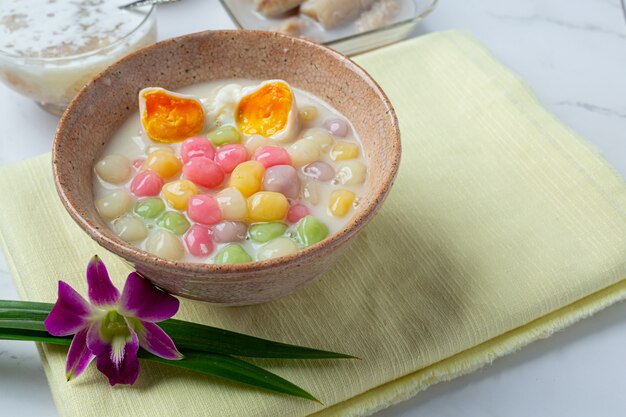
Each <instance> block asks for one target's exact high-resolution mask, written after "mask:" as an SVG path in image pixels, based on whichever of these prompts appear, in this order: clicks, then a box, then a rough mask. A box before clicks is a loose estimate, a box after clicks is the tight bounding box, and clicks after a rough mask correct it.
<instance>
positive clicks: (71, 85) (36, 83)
mask: <svg viewBox="0 0 626 417" xmlns="http://www.w3.org/2000/svg"><path fill="white" fill-rule="evenodd" d="M127 2H128V1H126V0H73V1H66V0H5V1H0V79H2V80H3V81H4V82H5V83H6V84H7V85H8V86H9V87H11V88H13V89H14V90H16V91H18V92H20V93H22V94H24V95H27V96H29V97H31V98H33V99H34V100H35V101H37V102H38V103H39V104H41V105H42V106H43V107H44V108H45V109H46V110H48V111H51V112H53V113H56V114H60V113H61V112H63V110H65V107H66V106H67V104H68V103H69V102H70V101H71V99H72V98H73V97H74V95H76V93H77V92H78V91H79V90H80V89H81V88H82V87H83V86H84V85H85V84H86V83H87V82H88V81H89V80H90V79H91V78H93V77H94V76H95V75H96V74H98V73H99V72H100V71H102V70H103V69H104V68H106V67H107V66H108V65H110V64H111V63H113V62H114V61H116V60H117V59H119V58H121V57H122V56H123V55H125V54H128V53H129V52H131V51H134V50H136V49H139V48H141V47H143V46H146V45H148V44H150V43H153V42H154V41H155V40H156V27H155V19H154V14H153V12H152V9H151V8H149V7H148V8H146V7H143V8H139V9H133V10H122V9H120V8H118V6H120V5H122V4H124V3H127Z"/></svg>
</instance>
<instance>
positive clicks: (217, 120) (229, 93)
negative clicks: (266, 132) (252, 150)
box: [208, 80, 300, 143]
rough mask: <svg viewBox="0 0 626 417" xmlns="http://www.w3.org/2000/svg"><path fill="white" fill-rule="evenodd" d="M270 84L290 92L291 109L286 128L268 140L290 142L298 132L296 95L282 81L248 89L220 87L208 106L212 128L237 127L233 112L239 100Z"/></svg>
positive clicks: (270, 81)
mask: <svg viewBox="0 0 626 417" xmlns="http://www.w3.org/2000/svg"><path fill="white" fill-rule="evenodd" d="M270 83H284V84H285V85H286V86H287V87H288V88H289V91H291V108H290V109H289V113H288V115H287V124H286V126H285V127H284V128H283V129H282V130H281V131H280V132H278V133H276V134H274V135H271V136H269V137H268V139H271V140H275V141H276V142H280V143H288V142H292V141H293V140H294V139H295V138H296V136H297V135H298V132H299V131H300V120H299V117H298V105H297V104H296V95H295V94H294V91H293V90H292V88H291V86H290V85H289V84H288V83H287V82H286V81H283V80H267V81H263V82H262V83H260V84H258V85H256V86H249V87H242V86H241V85H239V84H228V85H226V86H224V87H222V88H221V89H220V90H219V91H218V92H217V94H216V95H215V99H214V100H213V102H212V103H211V104H210V105H209V106H208V116H209V118H210V119H211V120H213V121H214V126H215V127H220V126H224V125H231V126H235V127H237V122H236V121H235V112H236V110H237V107H238V106H239V102H240V101H241V99H242V98H244V97H246V96H249V95H250V94H253V93H255V92H256V91H258V90H259V89H260V88H262V87H264V86H265V85H266V84H270ZM242 135H243V136H244V137H249V135H245V134H244V133H243V132H242Z"/></svg>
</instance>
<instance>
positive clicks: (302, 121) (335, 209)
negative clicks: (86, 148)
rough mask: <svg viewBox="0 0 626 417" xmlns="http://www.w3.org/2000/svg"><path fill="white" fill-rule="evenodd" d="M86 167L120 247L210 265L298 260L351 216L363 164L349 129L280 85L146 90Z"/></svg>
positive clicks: (329, 111) (234, 83) (312, 100)
mask: <svg viewBox="0 0 626 417" xmlns="http://www.w3.org/2000/svg"><path fill="white" fill-rule="evenodd" d="M138 110H139V111H138V113H137V114H135V115H134V116H131V117H130V118H129V119H128V120H127V121H126V122H125V124H124V125H123V126H122V127H121V128H120V129H119V130H118V131H117V132H116V133H115V135H114V136H113V137H112V138H111V140H110V141H109V142H108V143H107V145H106V147H105V149H104V151H103V153H102V156H101V158H100V159H99V160H98V161H97V162H96V164H95V165H94V173H95V175H94V183H93V189H94V201H95V205H96V209H97V211H98V213H99V215H100V217H101V218H102V219H103V221H104V222H105V223H106V224H107V225H108V226H109V227H110V228H111V230H112V231H113V232H114V233H116V234H117V235H118V236H119V237H120V238H121V239H123V240H125V241H127V242H129V243H131V244H133V245H135V246H136V247H137V248H140V249H143V250H145V251H147V252H150V253H152V254H155V255H157V256H160V257H163V258H168V259H174V260H184V261H189V262H204V263H216V264H235V263H244V262H253V261H263V260H267V259H272V258H277V257H281V256H285V255H289V254H292V253H295V252H297V251H298V250H301V249H304V248H307V247H309V246H311V245H314V244H316V243H318V242H321V241H322V240H324V239H325V238H327V237H328V236H329V235H331V234H332V233H334V232H337V231H338V230H340V229H341V228H342V227H343V226H344V225H345V224H346V223H347V222H348V221H349V220H350V218H351V217H352V215H353V213H354V212H355V211H356V210H358V206H359V197H360V196H361V195H362V194H363V190H364V187H365V186H366V185H365V184H366V180H367V170H368V167H367V161H366V158H365V155H364V152H363V147H362V145H361V143H360V141H359V138H358V136H357V134H356V132H355V131H354V128H353V127H352V125H351V123H350V122H349V121H348V120H347V119H346V118H345V117H343V116H342V115H341V114H339V113H338V112H337V111H336V110H335V109H333V108H332V107H331V106H330V105H328V104H327V103H325V102H324V101H323V100H321V99H320V98H318V97H315V96H313V95H311V94H309V93H307V92H305V91H302V90H299V89H297V88H293V87H291V86H290V85H289V84H288V83H287V82H286V81H283V80H266V81H258V80H224V81H213V82H209V83H204V84H199V85H194V86H191V87H187V88H184V89H181V90H179V91H176V92H174V91H168V90H166V89H163V88H160V87H148V88H144V89H143V90H141V91H140V92H139V96H138Z"/></svg>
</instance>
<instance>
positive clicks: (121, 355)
mask: <svg viewBox="0 0 626 417" xmlns="http://www.w3.org/2000/svg"><path fill="white" fill-rule="evenodd" d="M101 325H102V321H101V320H99V321H98V322H96V323H94V325H93V326H92V327H91V328H90V329H89V331H88V333H87V346H88V347H89V349H90V350H91V352H92V353H93V354H94V355H96V367H97V368H98V370H99V371H100V372H102V373H103V374H104V375H106V377H107V378H108V379H109V384H111V385H116V384H131V385H132V384H134V383H135V381H136V380H137V376H138V375H139V359H138V358H137V351H138V350H139V339H138V337H137V334H136V333H135V332H134V331H133V330H132V329H131V328H130V327H129V328H128V331H129V335H130V337H129V338H119V337H114V338H113V340H112V341H111V342H107V341H105V340H104V339H102V337H101V334H100V333H101V331H100V326H101Z"/></svg>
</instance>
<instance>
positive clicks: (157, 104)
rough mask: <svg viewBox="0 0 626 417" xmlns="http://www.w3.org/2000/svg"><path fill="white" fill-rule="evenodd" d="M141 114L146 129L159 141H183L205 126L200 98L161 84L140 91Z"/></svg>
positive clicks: (151, 136) (147, 132)
mask: <svg viewBox="0 0 626 417" xmlns="http://www.w3.org/2000/svg"><path fill="white" fill-rule="evenodd" d="M139 114H140V117H141V125H142V126H143V129H144V131H145V132H146V134H147V135H148V137H150V139H152V140H154V141H157V142H162V143H173V142H179V141H182V140H185V139H187V138H188V137H191V136H195V135H197V134H199V133H200V132H202V130H203V129H204V107H203V106H202V103H201V102H200V100H198V99H197V98H195V97H192V96H188V95H185V94H179V93H174V92H172V91H168V90H166V89H164V88H160V87H149V88H144V89H143V90H141V91H140V92H139Z"/></svg>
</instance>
